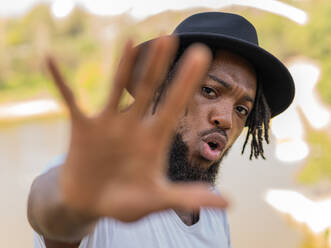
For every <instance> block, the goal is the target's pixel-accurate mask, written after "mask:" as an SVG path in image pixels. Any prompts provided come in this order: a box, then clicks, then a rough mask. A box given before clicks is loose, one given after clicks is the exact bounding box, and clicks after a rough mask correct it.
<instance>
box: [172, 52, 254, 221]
mask: <svg viewBox="0 0 331 248" xmlns="http://www.w3.org/2000/svg"><path fill="white" fill-rule="evenodd" d="M256 86H257V81H256V74H255V71H254V69H253V67H252V66H251V65H250V63H249V62H248V61H246V60H245V59H244V58H242V57H240V56H238V55H236V54H233V53H230V52H227V51H220V52H218V53H217V54H216V56H215V58H214V60H213V62H212V66H211V68H210V70H209V72H208V76H207V78H206V79H205V80H204V81H203V82H202V84H201V85H200V87H199V90H198V91H197V92H196V93H195V94H194V96H193V98H192V101H191V102H190V104H189V105H188V111H187V114H186V115H185V116H183V117H182V118H181V119H180V121H179V128H178V132H180V133H181V134H182V136H183V139H184V141H185V143H186V144H187V145H188V148H189V154H190V155H189V159H190V160H191V163H194V164H198V165H200V166H203V167H204V168H206V169H207V168H209V166H211V165H212V163H213V162H215V161H208V160H206V159H204V158H202V157H201V155H200V154H199V147H198V144H199V139H201V137H200V135H199V133H203V132H206V131H208V130H211V129H213V128H215V127H220V129H222V130H224V134H225V136H226V137H227V139H226V140H227V143H226V145H225V147H224V149H223V150H222V152H221V154H220V157H219V158H217V160H219V159H221V157H223V155H224V153H225V151H226V150H228V149H229V148H230V147H231V146H232V145H233V143H234V142H235V140H236V139H237V138H238V136H239V135H240V134H241V132H242V130H243V128H244V127H245V122H246V119H247V117H248V115H249V113H250V112H251V110H252V108H253V104H254V99H255V93H256ZM176 213H177V214H178V215H179V216H180V217H181V219H182V220H183V222H184V223H185V224H187V225H192V224H194V223H195V222H197V221H198V219H199V215H198V212H194V211H192V212H188V211H180V210H176Z"/></svg>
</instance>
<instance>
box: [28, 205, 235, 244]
mask: <svg viewBox="0 0 331 248" xmlns="http://www.w3.org/2000/svg"><path fill="white" fill-rule="evenodd" d="M34 240H35V248H45V244H44V240H43V237H41V236H40V235H38V234H36V233H35V239H34ZM140 247H141V248H176V247H179V248H231V243H230V235H229V226H228V222H227V217H226V214H225V212H224V211H222V210H218V209H213V208H202V209H201V211H200V218H199V221H198V222H197V223H195V224H194V225H192V226H187V225H186V224H184V223H183V222H182V220H181V219H180V218H179V217H178V215H177V214H176V213H175V211H173V210H168V211H162V212H158V213H154V214H151V215H149V216H147V217H144V218H142V219H140V220H139V221H136V222H133V223H123V222H120V221H117V220H114V219H109V218H104V219H101V220H100V221H99V222H98V224H97V226H96V228H95V230H94V232H93V233H91V234H90V235H88V236H86V237H85V238H84V239H83V240H82V242H81V244H80V246H79V248H140Z"/></svg>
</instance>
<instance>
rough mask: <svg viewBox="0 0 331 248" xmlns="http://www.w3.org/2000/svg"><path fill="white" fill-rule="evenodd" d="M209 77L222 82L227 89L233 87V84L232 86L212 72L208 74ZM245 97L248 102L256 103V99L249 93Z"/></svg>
mask: <svg viewBox="0 0 331 248" xmlns="http://www.w3.org/2000/svg"><path fill="white" fill-rule="evenodd" d="M208 77H209V78H210V79H212V80H213V81H215V82H218V83H220V84H221V85H223V87H225V88H227V89H229V90H231V89H232V86H231V85H230V84H229V83H227V82H225V81H223V80H222V79H220V78H218V77H216V76H214V75H212V74H208ZM244 99H245V100H246V101H247V102H251V103H254V100H253V99H252V98H251V97H250V96H249V95H247V94H246V95H245V96H244Z"/></svg>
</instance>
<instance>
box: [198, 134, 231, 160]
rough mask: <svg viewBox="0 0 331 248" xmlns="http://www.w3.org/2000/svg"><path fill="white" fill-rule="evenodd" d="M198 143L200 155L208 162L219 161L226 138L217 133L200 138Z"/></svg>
mask: <svg viewBox="0 0 331 248" xmlns="http://www.w3.org/2000/svg"><path fill="white" fill-rule="evenodd" d="M201 141H202V142H201V143H200V148H199V150H200V155H201V156H202V157H203V158H204V159H206V160H209V161H215V160H217V159H219V157H220V155H221V153H222V151H223V149H224V147H225V144H226V141H227V140H226V137H224V136H223V135H221V134H219V133H211V134H208V135H205V136H203V137H202V139H201Z"/></svg>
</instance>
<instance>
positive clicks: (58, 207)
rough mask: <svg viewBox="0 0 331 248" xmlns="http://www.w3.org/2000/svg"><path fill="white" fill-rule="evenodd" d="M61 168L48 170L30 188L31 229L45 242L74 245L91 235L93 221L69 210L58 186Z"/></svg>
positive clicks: (29, 217)
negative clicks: (54, 241)
mask: <svg viewBox="0 0 331 248" xmlns="http://www.w3.org/2000/svg"><path fill="white" fill-rule="evenodd" d="M59 171H60V168H54V169H51V170H50V171H49V172H47V173H46V174H44V175H41V176H39V177H38V178H37V179H36V180H35V181H34V183H33V184H32V187H31V191H30V195H29V200H28V219H29V222H30V224H31V226H32V227H33V228H34V229H35V230H36V231H37V232H38V233H40V234H42V235H43V236H44V237H45V238H47V239H52V240H58V241H64V242H76V241H80V240H81V239H82V238H83V237H84V236H86V235H87V234H89V233H90V232H91V231H93V229H94V227H95V224H96V221H97V219H96V218H93V217H91V216H85V215H84V214H82V213H79V212H77V211H75V210H73V209H71V208H70V207H69V206H67V205H66V204H65V203H64V202H63V200H62V197H61V193H60V190H59V186H58V176H59Z"/></svg>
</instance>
